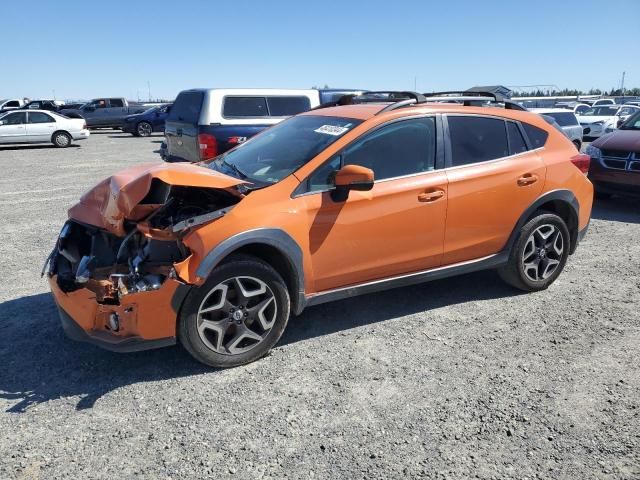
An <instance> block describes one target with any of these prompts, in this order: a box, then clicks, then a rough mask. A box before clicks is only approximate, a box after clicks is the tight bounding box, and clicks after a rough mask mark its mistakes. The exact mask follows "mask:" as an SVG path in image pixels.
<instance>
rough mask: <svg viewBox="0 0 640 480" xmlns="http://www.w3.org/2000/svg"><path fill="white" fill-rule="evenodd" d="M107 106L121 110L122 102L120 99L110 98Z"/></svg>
mask: <svg viewBox="0 0 640 480" xmlns="http://www.w3.org/2000/svg"><path fill="white" fill-rule="evenodd" d="M109 105H110V106H111V108H122V107H124V102H123V101H122V99H121V98H110V99H109Z"/></svg>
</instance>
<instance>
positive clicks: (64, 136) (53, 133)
mask: <svg viewBox="0 0 640 480" xmlns="http://www.w3.org/2000/svg"><path fill="white" fill-rule="evenodd" d="M85 138H89V130H88V129H87V124H86V122H85V121H84V119H82V118H67V117H64V116H62V115H58V114H57V113H53V112H49V111H46V110H18V111H13V112H8V113H5V114H3V115H1V116H0V144H7V143H53V144H54V145H55V146H56V147H61V148H64V147H68V146H69V145H71V142H72V141H73V140H84V139H85Z"/></svg>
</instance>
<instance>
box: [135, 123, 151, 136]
mask: <svg viewBox="0 0 640 480" xmlns="http://www.w3.org/2000/svg"><path fill="white" fill-rule="evenodd" d="M151 133H152V128H151V125H149V124H148V123H147V122H140V123H139V124H138V135H140V136H141V137H148V136H149V135H151Z"/></svg>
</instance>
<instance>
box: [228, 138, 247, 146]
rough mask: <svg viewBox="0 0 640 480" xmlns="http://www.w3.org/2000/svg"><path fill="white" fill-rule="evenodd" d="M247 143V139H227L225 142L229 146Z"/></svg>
mask: <svg viewBox="0 0 640 480" xmlns="http://www.w3.org/2000/svg"><path fill="white" fill-rule="evenodd" d="M246 141H247V137H229V139H228V140H227V142H228V143H229V144H230V145H234V146H235V145H240V144H241V143H244V142H246Z"/></svg>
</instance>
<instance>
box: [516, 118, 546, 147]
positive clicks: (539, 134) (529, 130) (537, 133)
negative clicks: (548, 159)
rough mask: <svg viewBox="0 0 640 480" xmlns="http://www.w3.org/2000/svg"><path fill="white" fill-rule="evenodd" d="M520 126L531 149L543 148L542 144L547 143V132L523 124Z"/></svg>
mask: <svg viewBox="0 0 640 480" xmlns="http://www.w3.org/2000/svg"><path fill="white" fill-rule="evenodd" d="M522 126H523V127H524V131H525V133H526V134H527V137H529V142H531V146H532V147H533V148H540V147H544V144H545V143H547V137H549V134H548V133H547V132H545V131H544V130H542V129H541V128H538V127H534V126H533V125H529V124H528V123H523V124H522Z"/></svg>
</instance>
